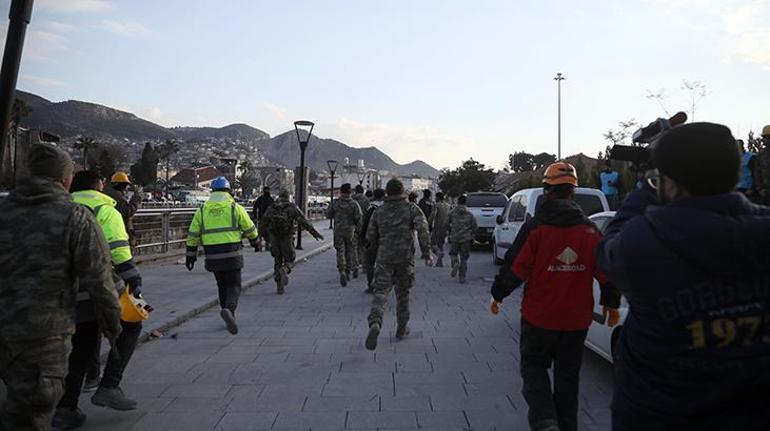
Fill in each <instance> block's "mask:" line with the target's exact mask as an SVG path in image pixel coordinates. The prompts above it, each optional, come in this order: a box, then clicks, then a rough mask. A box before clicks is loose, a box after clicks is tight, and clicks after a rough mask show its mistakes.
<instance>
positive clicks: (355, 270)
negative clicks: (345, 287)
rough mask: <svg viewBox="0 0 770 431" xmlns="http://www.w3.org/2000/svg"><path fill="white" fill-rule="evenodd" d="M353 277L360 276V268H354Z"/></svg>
mask: <svg viewBox="0 0 770 431" xmlns="http://www.w3.org/2000/svg"><path fill="white" fill-rule="evenodd" d="M353 278H358V268H354V269H353Z"/></svg>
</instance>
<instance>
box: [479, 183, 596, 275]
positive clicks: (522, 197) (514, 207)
mask: <svg viewBox="0 0 770 431" xmlns="http://www.w3.org/2000/svg"><path fill="white" fill-rule="evenodd" d="M469 198H470V196H469ZM543 199H545V197H544V196H543V189H542V188H532V189H524V190H519V191H518V192H516V193H514V194H513V196H511V199H510V200H508V204H507V205H506V206H505V208H504V209H503V211H501V214H500V215H499V216H498V217H497V218H496V220H495V222H496V225H495V226H494V230H493V232H492V239H491V240H492V259H493V260H494V262H495V263H496V264H498V265H499V264H501V263H502V262H503V257H504V256H505V252H506V251H508V249H509V248H510V247H511V244H513V241H514V240H515V239H516V235H518V233H519V230H520V229H521V226H522V225H523V224H524V222H526V221H527V220H529V219H530V218H531V217H534V215H535V212H536V211H537V209H538V208H539V207H540V204H542V203H543ZM469 200H470V199H469ZM575 201H576V202H577V203H578V205H580V207H581V208H583V212H584V213H585V214H586V215H589V216H590V215H592V214H596V213H600V212H603V211H609V209H610V207H609V204H608V203H607V198H606V197H604V194H603V193H602V192H601V190H598V189H591V188H583V187H578V188H577V189H575Z"/></svg>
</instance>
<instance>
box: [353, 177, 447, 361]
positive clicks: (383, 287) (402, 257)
mask: <svg viewBox="0 0 770 431" xmlns="http://www.w3.org/2000/svg"><path fill="white" fill-rule="evenodd" d="M385 191H386V193H387V195H388V196H387V197H386V198H385V204H384V205H383V206H381V207H380V208H378V209H377V210H376V211H374V214H373V215H372V218H371V220H370V222H369V227H368V229H367V233H366V237H367V238H368V240H369V242H370V243H371V244H372V245H373V246H375V247H376V248H377V262H376V263H375V269H374V300H373V301H372V311H371V313H369V319H368V320H369V334H368V336H367V337H366V343H365V344H366V348H367V349H369V350H374V349H376V348H377V337H378V336H379V334H380V329H381V328H382V317H383V314H384V313H385V305H386V304H387V302H388V295H389V294H390V291H391V290H392V289H393V288H394V285H395V291H396V300H397V301H398V304H397V306H396V319H397V321H398V327H397V328H396V338H397V339H399V340H401V339H403V338H404V337H406V336H407V335H408V334H409V327H408V326H407V323H408V322H409V290H410V289H411V288H412V285H413V284H414V252H415V250H414V231H417V238H418V240H419V243H420V252H421V253H422V254H421V259H423V260H424V261H425V265H427V266H430V265H431V264H432V263H433V262H432V259H431V256H430V234H429V233H428V222H427V221H426V220H425V216H424V215H423V213H422V211H421V210H420V208H419V207H418V206H417V205H415V204H413V203H411V202H407V200H406V196H404V184H403V183H401V181H399V180H397V179H395V178H394V179H392V180H390V181H388V184H387V186H386V187H385Z"/></svg>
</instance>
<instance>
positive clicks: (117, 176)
mask: <svg viewBox="0 0 770 431" xmlns="http://www.w3.org/2000/svg"><path fill="white" fill-rule="evenodd" d="M110 182H111V183H128V184H131V180H129V179H128V174H126V173H125V172H122V171H117V172H115V173H114V174H113V175H112V179H110Z"/></svg>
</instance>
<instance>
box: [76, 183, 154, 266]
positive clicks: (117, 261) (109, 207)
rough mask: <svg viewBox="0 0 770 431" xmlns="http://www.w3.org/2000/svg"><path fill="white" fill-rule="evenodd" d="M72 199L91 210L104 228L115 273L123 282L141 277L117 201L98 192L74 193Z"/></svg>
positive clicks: (83, 191) (84, 191)
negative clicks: (116, 207)
mask: <svg viewBox="0 0 770 431" xmlns="http://www.w3.org/2000/svg"><path fill="white" fill-rule="evenodd" d="M72 199H73V200H74V201H75V202H77V203H79V204H81V205H84V206H87V207H88V208H90V209H91V211H92V212H93V213H94V216H95V217H96V221H97V223H99V226H101V228H102V232H103V233H104V237H105V238H106V239H107V244H108V245H109V246H110V257H111V258H112V265H113V266H114V267H115V272H117V274H118V275H119V276H120V278H122V279H123V280H129V279H131V278H133V277H136V276H138V275H139V271H138V270H137V269H136V265H135V264H134V259H133V256H132V255H131V247H130V245H129V243H128V233H127V232H126V227H125V225H124V224H123V217H122V216H121V215H120V213H119V212H118V210H117V209H115V205H116V202H115V199H112V198H111V197H109V196H107V195H105V194H104V193H101V192H99V191H96V190H82V191H78V192H74V193H72Z"/></svg>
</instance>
